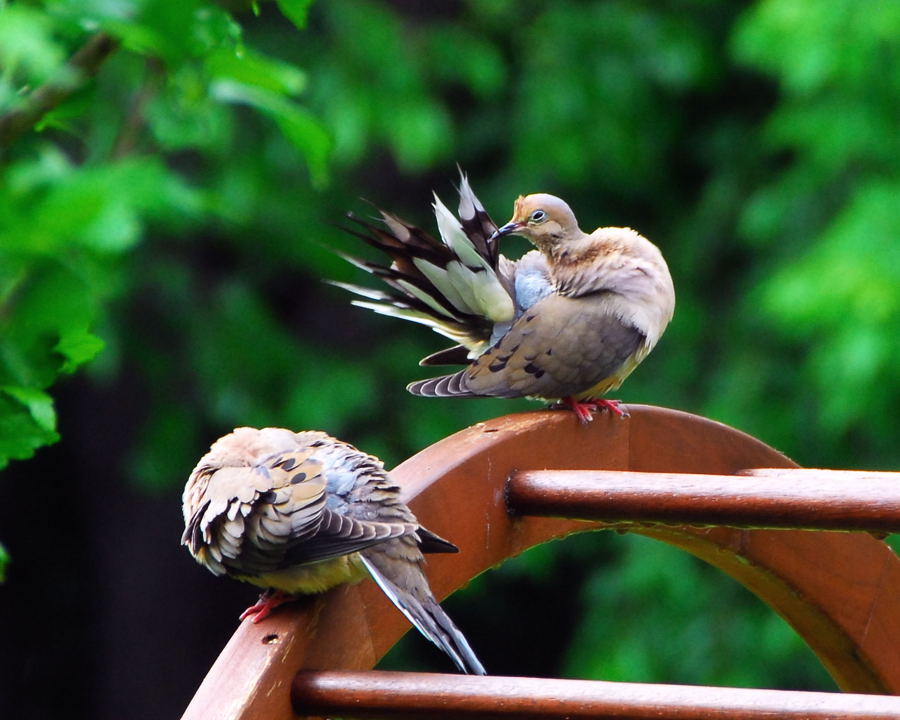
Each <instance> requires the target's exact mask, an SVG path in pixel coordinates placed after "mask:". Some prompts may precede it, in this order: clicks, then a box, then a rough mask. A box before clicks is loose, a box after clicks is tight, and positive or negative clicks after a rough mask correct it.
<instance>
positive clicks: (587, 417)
mask: <svg viewBox="0 0 900 720" xmlns="http://www.w3.org/2000/svg"><path fill="white" fill-rule="evenodd" d="M550 407H552V408H569V409H570V410H571V411H572V412H574V413H575V417H577V418H578V421H579V422H580V423H581V424H582V425H587V424H588V423H589V422H593V420H594V416H593V415H592V414H591V413H595V412H600V411H601V410H608V411H609V412H610V413H612V414H613V415H615V416H616V417H619V418H627V417H630V415H629V413H628V410H627V408H623V407H622V401H621V400H607V399H606V398H587V399H586V400H576V399H575V398H573V397H565V398H563V399H562V400H561V401H560V402H559V403H556V404H554V405H551V406H550Z"/></svg>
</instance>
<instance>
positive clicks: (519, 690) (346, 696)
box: [293, 670, 900, 720]
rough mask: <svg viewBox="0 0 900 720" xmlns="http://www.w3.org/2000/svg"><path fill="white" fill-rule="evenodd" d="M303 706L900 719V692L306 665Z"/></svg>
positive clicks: (327, 711)
mask: <svg viewBox="0 0 900 720" xmlns="http://www.w3.org/2000/svg"><path fill="white" fill-rule="evenodd" d="M293 697H294V705H295V707H297V709H298V710H301V709H302V711H303V712H309V713H311V714H315V715H326V716H328V717H334V716H337V717H354V718H379V719H380V720H381V719H383V720H391V719H392V718H403V720H464V719H466V718H478V720H509V719H510V718H516V720H547V718H571V719H573V720H574V719H577V718H584V719H585V720H587V719H588V718H590V719H591V720H604V719H605V718H608V719H609V720H660V719H664V720H773V718H778V720H834V718H841V719H842V720H876V719H879V720H886V719H887V718H890V719H891V720H897V718H900V697H886V696H878V695H855V694H841V693H822V692H791V691H785V690H745V689H738V688H716V687H699V686H690V685H653V684H644V683H612V682H589V681H585V680H547V679H543V678H541V679H538V678H519V677H496V676H494V677H492V676H487V677H474V676H465V675H464V676H459V675H439V674H431V673H406V672H377V671H369V672H346V671H344V672H340V671H339V672H334V671H331V672H328V671H326V672H313V671H309V670H306V671H301V672H300V673H298V674H297V677H296V678H295V680H294V685H293Z"/></svg>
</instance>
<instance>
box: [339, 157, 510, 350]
mask: <svg viewBox="0 0 900 720" xmlns="http://www.w3.org/2000/svg"><path fill="white" fill-rule="evenodd" d="M459 194H460V205H459V215H460V217H459V219H457V218H456V217H455V216H454V215H453V213H451V212H450V210H448V209H447V207H446V206H445V205H444V204H443V203H442V202H441V201H440V199H439V198H438V197H437V196H435V202H434V212H435V217H436V219H437V224H438V229H439V230H440V234H441V240H436V239H435V238H434V237H432V236H431V235H429V234H428V233H426V232H424V231H423V230H421V229H419V228H417V227H415V226H414V225H410V224H409V223H407V222H405V221H404V220H402V219H400V218H398V217H397V216H395V215H393V214H391V213H388V212H385V211H384V210H379V211H378V212H379V213H380V215H381V218H380V219H381V222H382V223H383V225H378V224H375V223H372V222H368V221H366V220H363V219H360V218H358V217H356V216H353V215H350V216H349V218H350V220H351V221H352V222H353V223H355V224H356V225H357V226H359V227H358V228H348V227H345V228H343V229H344V230H345V231H346V232H348V233H350V234H351V235H353V236H355V237H357V238H359V239H361V240H362V241H364V242H365V243H367V244H368V245H371V246H372V247H374V248H376V249H378V250H379V251H380V252H383V253H384V254H385V255H387V256H388V257H389V258H390V260H391V262H390V264H389V265H380V264H378V263H374V262H368V261H365V260H360V259H357V258H354V257H351V256H347V255H343V254H342V257H344V259H345V260H347V261H348V262H350V263H352V264H353V265H355V266H356V267H359V268H361V269H362V270H364V271H366V272H368V273H370V274H371V275H374V276H376V277H378V278H380V279H381V280H382V281H383V282H385V283H386V284H387V285H388V286H389V288H390V291H388V292H382V291H377V290H371V289H369V288H364V287H361V286H359V285H350V284H346V283H333V284H335V285H337V286H338V287H341V288H344V289H345V290H348V291H350V292H352V293H354V294H356V295H359V296H361V297H363V298H365V299H364V300H355V301H354V304H355V305H358V306H360V307H366V308H369V309H370V310H374V311H375V312H379V313H381V314H383V315H390V316H393V317H399V318H402V319H404V320H410V321H413V322H418V323H422V324H424V325H428V326H430V327H431V328H432V329H433V330H435V331H436V332H438V333H440V334H442V335H445V336H446V337H448V338H451V339H452V340H454V341H455V342H458V343H460V344H461V345H462V346H463V347H464V348H465V349H466V351H467V352H466V354H467V357H466V358H465V359H464V360H463V362H465V361H466V360H467V359H468V358H470V357H474V356H476V355H477V354H479V353H480V352H482V351H483V350H484V349H485V348H486V347H487V345H488V344H489V341H490V338H491V332H492V329H493V327H494V325H495V323H497V322H505V321H509V320H510V319H511V318H512V316H513V314H514V312H515V309H514V306H513V300H512V296H511V293H510V291H509V288H508V287H507V284H506V281H505V280H504V278H503V277H502V276H501V275H500V273H499V272H498V264H499V253H498V251H497V245H496V241H492V240H490V238H491V236H492V235H493V233H494V231H495V230H496V229H497V226H496V224H495V223H494V221H493V220H491V218H490V216H489V215H488V214H487V212H485V210H484V207H483V206H482V205H481V202H480V201H479V200H478V198H477V197H476V196H475V193H474V192H472V188H471V186H470V185H469V182H468V180H467V179H466V177H465V175H464V174H462V173H461V181H460V187H459ZM452 357H454V358H458V357H459V355H458V354H456V355H452Z"/></svg>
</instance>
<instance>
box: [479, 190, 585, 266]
mask: <svg viewBox="0 0 900 720" xmlns="http://www.w3.org/2000/svg"><path fill="white" fill-rule="evenodd" d="M581 234H582V233H581V230H580V229H579V228H578V221H577V220H576V219H575V214H574V213H573V212H572V209H571V208H570V207H569V206H568V205H566V203H565V202H563V201H562V200H560V199H559V198H558V197H556V196H554V195H547V194H546V193H535V194H534V195H525V196H524V197H523V196H522V195H520V196H519V197H518V199H517V200H516V205H515V208H514V209H513V216H512V219H511V220H510V221H509V222H508V223H506V225H504V226H503V227H501V228H499V229H498V230H497V232H496V233H494V238H498V237H502V236H504V235H521V236H522V237H524V238H526V239H528V240H529V241H530V242H531V243H532V244H533V245H534V246H535V247H537V248H538V249H539V250H541V251H543V252H545V253H549V252H550V251H551V250H552V249H553V248H555V247H558V246H559V245H560V244H561V243H564V242H565V241H566V240H567V239H574V238H577V237H580V236H581Z"/></svg>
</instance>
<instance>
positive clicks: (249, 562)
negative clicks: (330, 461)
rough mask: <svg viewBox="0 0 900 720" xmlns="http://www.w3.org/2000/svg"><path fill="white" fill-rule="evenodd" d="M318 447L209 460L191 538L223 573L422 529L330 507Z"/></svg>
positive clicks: (277, 565)
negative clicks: (230, 463)
mask: <svg viewBox="0 0 900 720" xmlns="http://www.w3.org/2000/svg"><path fill="white" fill-rule="evenodd" d="M310 455H311V450H309V449H307V450H306V451H301V452H285V453H278V454H275V455H273V456H271V457H269V458H265V459H264V460H262V461H261V462H259V463H257V464H254V465H252V466H248V467H214V466H207V467H205V468H201V469H199V471H198V472H196V473H195V475H196V478H197V483H198V484H200V485H203V486H204V489H203V491H202V492H201V493H199V494H198V496H197V499H196V506H195V507H193V508H192V509H191V513H190V518H189V519H188V521H187V524H186V527H185V532H184V536H183V538H182V539H183V541H184V542H186V543H187V544H188V545H189V547H190V549H191V551H192V552H193V553H194V554H195V555H196V554H198V553H201V554H202V557H203V558H204V560H205V562H204V564H206V565H207V567H209V569H210V570H211V571H212V572H213V573H215V574H217V575H221V574H224V573H226V572H229V571H232V572H238V573H239V574H241V575H255V574H262V573H268V572H272V571H274V570H278V569H281V568H285V567H290V566H293V565H299V564H304V563H312V562H316V561H320V560H327V559H330V558H335V557H340V556H342V555H348V554H350V553H353V552H356V551H358V550H362V549H363V548H367V547H369V546H371V545H374V544H377V543H380V542H383V541H384V540H387V539H390V538H395V537H400V536H401V535H405V534H411V533H414V532H415V531H416V529H417V526H416V524H415V523H412V522H373V521H366V520H358V519H356V518H353V517H350V516H347V515H342V514H340V513H338V512H335V511H334V510H332V509H330V508H329V507H327V503H326V489H327V482H326V480H325V477H324V476H323V473H322V471H323V466H322V463H321V462H319V461H317V460H315V459H314V458H312V457H310Z"/></svg>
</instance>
